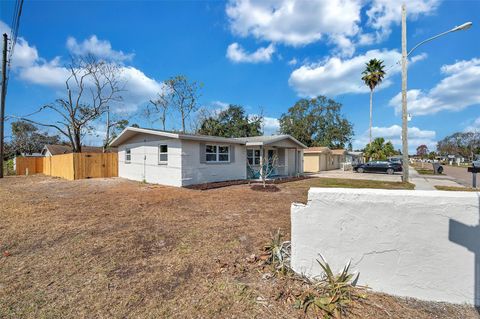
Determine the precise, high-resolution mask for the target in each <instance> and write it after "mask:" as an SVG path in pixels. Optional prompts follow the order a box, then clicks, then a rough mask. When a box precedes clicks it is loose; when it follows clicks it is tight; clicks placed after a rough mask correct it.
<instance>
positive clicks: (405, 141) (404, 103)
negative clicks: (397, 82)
mask: <svg viewBox="0 0 480 319" xmlns="http://www.w3.org/2000/svg"><path fill="white" fill-rule="evenodd" d="M407 56H408V54H407V10H406V8H405V3H403V4H402V165H403V169H402V171H403V181H404V182H408V181H409V179H408V178H409V176H408V175H409V174H408V173H409V172H408V169H409V167H408V164H409V161H408V111H407Z"/></svg>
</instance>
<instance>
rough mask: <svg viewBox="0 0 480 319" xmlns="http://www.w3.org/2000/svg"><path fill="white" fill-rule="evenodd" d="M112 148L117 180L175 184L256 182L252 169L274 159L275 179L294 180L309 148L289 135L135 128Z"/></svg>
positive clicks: (300, 172) (119, 136)
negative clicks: (231, 135) (115, 155)
mask: <svg viewBox="0 0 480 319" xmlns="http://www.w3.org/2000/svg"><path fill="white" fill-rule="evenodd" d="M110 145H111V146H112V147H117V148H118V176H119V177H124V178H127V179H132V180H137V181H145V182H148V183H156V184H163V185H171V186H188V185H194V184H202V183H211V182H220V181H229V180H242V179H247V178H255V177H254V176H251V175H250V174H249V168H251V167H260V163H262V162H264V163H268V161H269V160H268V159H272V158H276V159H277V160H276V161H275V162H276V165H275V169H274V173H273V174H272V176H273V175H276V176H296V175H298V174H302V173H303V150H304V149H306V148H307V147H306V146H305V145H303V144H302V143H300V142H299V141H297V140H296V139H295V138H293V137H292V136H290V135H272V136H256V137H241V138H225V137H218V136H206V135H196V134H185V133H175V132H167V131H161V130H155V129H146V128H137V127H127V128H126V129H124V130H123V131H122V132H121V133H120V134H119V135H118V136H117V137H116V138H115V139H114V140H113V141H112V143H110ZM264 159H265V160H264ZM265 165H268V164H265Z"/></svg>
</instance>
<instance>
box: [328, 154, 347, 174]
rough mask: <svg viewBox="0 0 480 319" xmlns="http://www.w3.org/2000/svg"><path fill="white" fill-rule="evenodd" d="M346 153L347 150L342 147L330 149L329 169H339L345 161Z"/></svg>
mask: <svg viewBox="0 0 480 319" xmlns="http://www.w3.org/2000/svg"><path fill="white" fill-rule="evenodd" d="M346 154H347V151H346V150H344V149H334V150H332V160H331V163H332V165H331V166H330V169H340V167H341V166H342V163H345V155H346Z"/></svg>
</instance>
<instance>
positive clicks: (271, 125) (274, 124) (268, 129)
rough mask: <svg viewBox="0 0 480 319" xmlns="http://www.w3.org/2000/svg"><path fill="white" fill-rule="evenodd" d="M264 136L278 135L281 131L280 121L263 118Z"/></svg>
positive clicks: (272, 118)
mask: <svg viewBox="0 0 480 319" xmlns="http://www.w3.org/2000/svg"><path fill="white" fill-rule="evenodd" d="M263 130H264V135H272V134H278V132H279V131H280V121H279V120H278V119H277V118H274V117H267V116H265V117H263Z"/></svg>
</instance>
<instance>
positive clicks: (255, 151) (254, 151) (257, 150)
mask: <svg viewBox="0 0 480 319" xmlns="http://www.w3.org/2000/svg"><path fill="white" fill-rule="evenodd" d="M248 151H252V156H248ZM257 152H258V156H257V155H255V154H257ZM261 157H262V152H261V150H260V149H258V148H249V149H247V163H248V159H249V158H251V159H252V164H249V165H251V166H259V165H260V158H261ZM255 159H258V163H257V164H256V161H255Z"/></svg>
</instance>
